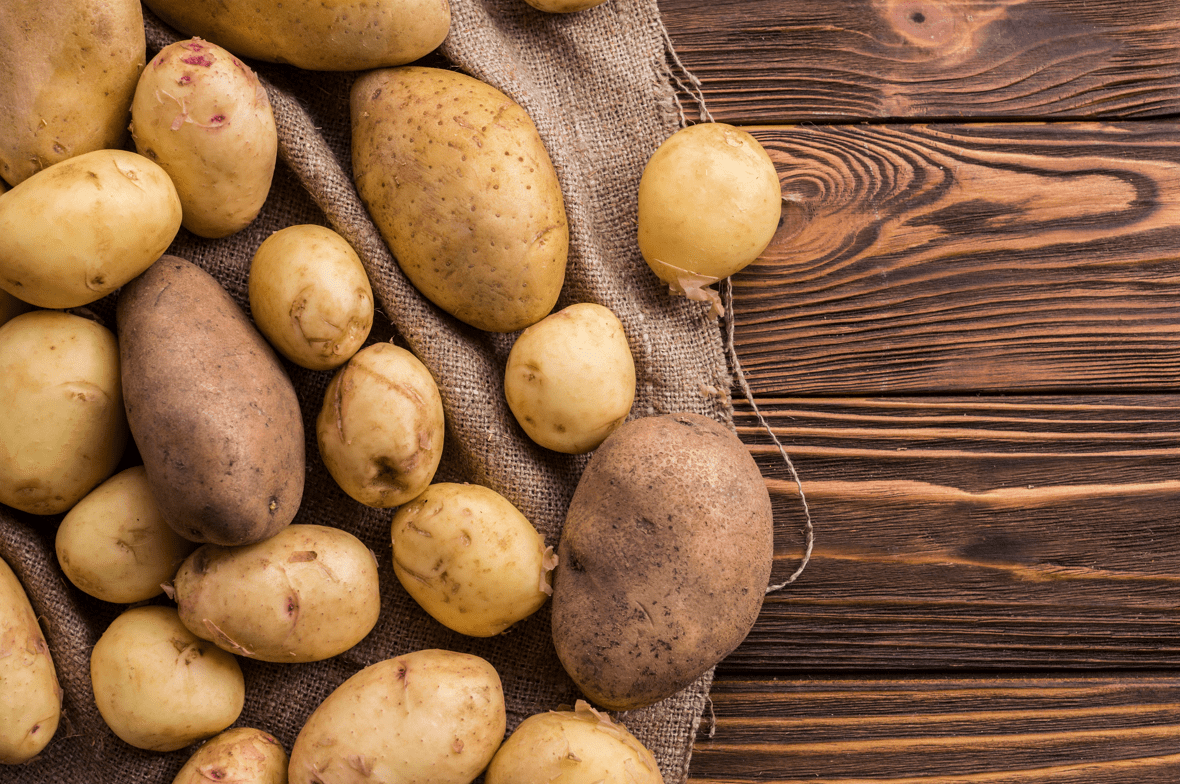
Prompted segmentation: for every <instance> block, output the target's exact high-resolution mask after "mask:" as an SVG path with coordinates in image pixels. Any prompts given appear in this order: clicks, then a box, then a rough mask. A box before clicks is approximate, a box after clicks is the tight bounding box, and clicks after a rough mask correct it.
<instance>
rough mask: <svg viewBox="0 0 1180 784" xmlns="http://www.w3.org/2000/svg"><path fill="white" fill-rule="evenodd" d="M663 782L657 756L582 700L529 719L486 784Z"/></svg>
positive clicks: (500, 754) (494, 765) (498, 755)
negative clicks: (563, 708) (568, 707)
mask: <svg viewBox="0 0 1180 784" xmlns="http://www.w3.org/2000/svg"><path fill="white" fill-rule="evenodd" d="M598 782H601V783H602V784H664V777H663V776H662V775H660V768H659V765H658V763H657V762H656V758H655V756H654V755H653V754H652V753H651V751H649V750H648V749H647V747H646V746H644V745H643V744H642V743H640V742H639V740H638V739H637V738H636V737H635V736H634V735H632V734H631V733H630V732H629V731H628V730H627V728H626V727H624V726H623V725H622V724H617V723H615V722H613V721H611V719H610V717H609V716H607V715H606V714H604V713H599V712H598V711H596V710H594V708H592V707H590V705H589V704H587V703H586V702H584V701H583V700H578V702H577V705H575V706H574V710H572V711H571V710H563V711H549V712H548V713H538V714H535V715H533V716H529V717H528V718H527V719H525V720H524V721H522V722H521V723H520V725H519V726H518V727H517V728H516V729H515V730H514V731H513V733H512V734H511V735H509V736H508V740H506V741H504V745H502V746H501V747H500V750H499V751H497V752H496V756H495V757H493V758H492V762H491V764H490V765H488V770H487V773H486V774H485V775H484V784H598Z"/></svg>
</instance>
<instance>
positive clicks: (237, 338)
mask: <svg viewBox="0 0 1180 784" xmlns="http://www.w3.org/2000/svg"><path fill="white" fill-rule="evenodd" d="M117 322H118V330H119V348H120V362H121V365H122V368H123V370H124V375H123V399H124V404H125V405H126V408H127V421H128V424H129V425H130V426H131V434H132V436H133V437H134V439H135V443H136V445H137V446H138V447H139V451H140V454H141V455H142V457H143V462H144V467H145V469H146V471H147V476H148V481H149V483H150V485H151V487H152V492H153V494H154V495H155V497H156V501H157V503H158V504H159V506H160V512H161V514H162V515H163V517H164V520H165V521H166V522H167V523H168V524H169V525H170V526H172V528H173V529H174V530H175V531H176V532H177V533H178V534H180V535H181V536H183V537H185V538H186V539H190V540H192V541H196V542H212V543H213V544H220V545H227V546H228V545H243V544H249V543H251V542H257V541H260V540H262V539H266V538H268V537H270V536H273V535H274V534H275V533H277V532H278V531H280V530H281V529H282V528H283V527H285V526H286V525H288V524H289V523H290V522H291V519H292V518H293V517H294V515H295V512H296V511H297V510H298V508H299V503H300V501H301V499H302V497H303V479H304V465H305V458H304V438H303V420H302V417H301V414H300V410H299V401H298V399H297V398H296V396H295V389H294V387H293V386H292V384H291V381H290V379H289V378H288V377H287V375H286V373H285V372H284V370H283V367H282V365H281V364H280V363H279V360H278V358H277V356H276V355H275V353H274V351H273V350H272V349H271V348H270V346H269V345H268V344H267V343H266V340H265V339H263V337H262V336H261V335H260V334H259V333H258V331H257V330H256V329H255V328H254V326H253V325H252V324H251V323H250V320H249V318H247V316H246V314H245V313H244V312H243V311H242V309H241V308H240V307H239V306H238V305H237V303H236V302H234V300H233V298H232V297H231V296H230V294H229V293H228V292H227V291H226V290H225V289H224V288H222V287H221V285H220V284H219V283H218V282H217V280H216V279H215V278H213V277H212V276H211V275H209V273H207V272H205V271H204V270H202V269H201V268H200V267H198V266H196V265H195V264H193V263H191V262H189V261H186V260H184V259H181V258H178V257H176V256H164V257H162V258H161V259H160V260H159V261H157V262H156V263H155V264H153V265H152V266H151V267H150V268H148V270H147V272H145V273H143V274H142V275H140V276H139V277H138V278H136V279H135V280H133V281H132V282H131V283H129V284H128V285H127V286H125V287H124V288H123V291H122V293H121V294H120V296H119V302H118V309H117Z"/></svg>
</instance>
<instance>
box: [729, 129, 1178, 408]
mask: <svg viewBox="0 0 1180 784" xmlns="http://www.w3.org/2000/svg"><path fill="white" fill-rule="evenodd" d="M753 130H754V133H755V135H756V136H757V138H758V139H759V140H760V141H761V142H762V144H763V145H764V146H765V147H766V148H767V150H768V152H769V153H770V155H771V158H772V159H773V160H774V162H775V165H776V167H777V168H778V170H779V175H780V180H781V183H782V190H783V195H784V218H783V222H782V226H781V227H780V229H779V232H778V233H777V235H776V236H775V239H774V240H773V241H772V243H771V245H770V247H769V248H768V249H767V250H766V252H765V253H764V254H763V256H762V257H761V259H760V260H759V261H757V262H755V263H754V264H753V265H751V266H749V267H747V268H746V269H745V270H744V271H743V272H741V273H739V274H738V275H737V276H735V277H734V281H733V284H734V292H735V311H736V331H737V338H738V349H739V355H740V356H741V358H742V362H743V365H744V367H745V370H746V372H747V375H748V377H749V380H750V382H751V384H752V386H753V389H754V390H755V392H758V393H763V392H771V391H774V390H783V391H789V392H790V393H791V394H805V395H812V394H814V395H831V394H849V395H864V394H908V393H922V394H930V393H940V394H941V393H951V394H953V393H957V392H963V391H970V392H981V391H987V392H1030V391H1037V392H1059V391H1068V390H1072V389H1084V390H1090V391H1095V390H1111V391H1116V390H1117V391H1133V390H1160V391H1170V390H1175V389H1177V388H1180V309H1178V308H1177V307H1176V303H1177V302H1180V127H1177V126H1176V125H1175V124H1174V123H1153V122H1135V123H1114V124H1107V123H1078V124H1065V123H1054V124H1049V125H1045V124H1012V123H1007V124H972V125H929V126H926V125H891V126H827V127H813V126H785V127H768V128H755V129H753Z"/></svg>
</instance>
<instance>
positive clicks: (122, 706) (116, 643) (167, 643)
mask: <svg viewBox="0 0 1180 784" xmlns="http://www.w3.org/2000/svg"><path fill="white" fill-rule="evenodd" d="M90 682H91V684H92V685H93V687H94V700H95V704H96V706H97V707H98V712H99V714H100V715H101V716H102V718H103V721H105V722H106V723H107V726H108V727H110V728H111V731H112V732H114V733H115V734H116V735H118V736H119V737H120V738H122V739H123V740H124V741H126V742H127V743H129V744H131V745H132V746H135V747H136V748H137V749H146V750H148V751H176V750H177V749H183V748H184V747H185V746H188V745H189V744H190V743H193V742H194V741H198V740H201V739H202V738H209V737H212V736H213V735H216V734H217V733H219V732H221V731H222V730H224V729H226V728H227V727H229V725H231V724H233V723H234V721H236V720H237V718H238V715H239V714H240V713H241V712H242V707H243V705H245V700H246V682H245V679H244V678H243V677H242V668H241V667H240V666H239V665H238V661H237V659H235V658H234V657H233V655H232V654H229V653H226V652H225V651H223V650H221V649H220V648H218V647H217V646H216V645H213V644H212V643H210V642H206V641H205V640H201V639H198V638H197V637H196V636H195V635H193V634H192V632H190V631H189V630H188V629H186V628H185V627H184V624H182V623H181V622H180V617H179V616H178V615H177V613H176V610H175V609H174V608H172V607H162V606H156V605H145V606H140V607H133V608H131V609H129V610H124V611H123V613H121V614H120V615H119V616H118V617H117V618H115V620H114V621H112V622H111V625H110V626H108V627H107V628H106V631H104V632H103V633H102V636H100V637H99V638H98V642H96V643H95V644H94V648H93V649H92V650H91V652H90Z"/></svg>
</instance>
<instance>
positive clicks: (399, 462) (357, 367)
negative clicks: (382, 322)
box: [316, 343, 443, 509]
mask: <svg viewBox="0 0 1180 784" xmlns="http://www.w3.org/2000/svg"><path fill="white" fill-rule="evenodd" d="M316 440H317V442H318V443H319V449H320V457H321V458H323V461H324V465H325V466H326V467H327V469H328V473H329V474H331V475H332V478H333V479H335V480H336V483H337V484H338V485H340V487H341V489H343V490H344V492H346V493H348V495H350V496H352V498H354V499H356V500H357V501H360V502H361V503H362V504H365V505H366V506H372V507H377V508H382V509H383V508H388V507H392V506H400V505H401V504H404V503H405V502H406V501H409V500H410V499H412V498H415V497H416V496H417V495H418V494H419V493H421V492H422V491H423V490H425V489H426V486H427V485H429V484H430V480H431V479H433V478H434V472H435V471H436V470H437V469H438V463H439V460H441V459H442V448H443V408H442V397H441V396H440V395H439V391H438V386H437V385H436V384H435V382H434V377H433V376H431V375H430V371H429V370H427V369H426V366H425V365H423V364H422V363H421V362H420V361H419V360H418V358H417V357H415V356H414V355H413V354H411V353H410V352H409V351H406V350H405V349H404V348H400V347H399V346H395V345H393V344H392V343H374V344H373V345H371V346H368V347H366V348H363V349H361V350H360V351H358V352H357V353H356V354H355V355H354V356H353V358H352V359H350V360H349V361H348V364H346V365H345V366H344V367H342V368H340V370H338V371H337V372H336V375H335V376H333V377H332V381H331V382H330V383H329V384H328V389H327V391H326V392H325V393H324V403H323V406H322V408H321V409H320V414H319V417H318V418H317V419H316Z"/></svg>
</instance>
